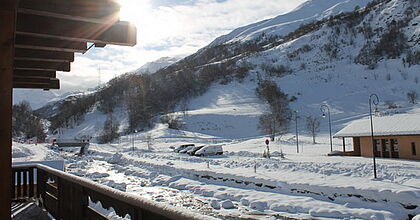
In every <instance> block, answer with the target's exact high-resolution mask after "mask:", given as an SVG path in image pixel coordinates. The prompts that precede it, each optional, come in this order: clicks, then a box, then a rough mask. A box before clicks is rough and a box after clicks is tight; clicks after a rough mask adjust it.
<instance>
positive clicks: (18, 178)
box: [16, 171, 22, 198]
mask: <svg viewBox="0 0 420 220" xmlns="http://www.w3.org/2000/svg"><path fill="white" fill-rule="evenodd" d="M16 176H17V181H16V188H17V194H16V198H20V197H21V196H22V193H21V192H22V184H21V180H22V172H21V171H17V172H16Z"/></svg>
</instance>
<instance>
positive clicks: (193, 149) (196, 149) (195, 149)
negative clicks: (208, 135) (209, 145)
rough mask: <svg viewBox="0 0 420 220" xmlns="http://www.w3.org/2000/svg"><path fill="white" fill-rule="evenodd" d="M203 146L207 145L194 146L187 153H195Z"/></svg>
mask: <svg viewBox="0 0 420 220" xmlns="http://www.w3.org/2000/svg"><path fill="white" fill-rule="evenodd" d="M203 147H205V146H204V145H202V146H194V147H192V148H191V149H189V150H188V151H187V154H189V155H195V152H197V151H198V150H200V149H202V148H203Z"/></svg>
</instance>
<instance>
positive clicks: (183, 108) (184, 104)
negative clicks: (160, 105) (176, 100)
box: [179, 98, 189, 117]
mask: <svg viewBox="0 0 420 220" xmlns="http://www.w3.org/2000/svg"><path fill="white" fill-rule="evenodd" d="M188 104H189V101H188V99H187V98H184V99H182V100H181V103H180V104H179V107H180V109H181V111H182V114H183V115H184V117H188Z"/></svg>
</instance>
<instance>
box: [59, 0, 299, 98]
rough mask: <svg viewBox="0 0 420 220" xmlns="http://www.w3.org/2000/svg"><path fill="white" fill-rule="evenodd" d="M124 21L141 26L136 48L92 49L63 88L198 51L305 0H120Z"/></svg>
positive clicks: (90, 84) (62, 76)
mask: <svg viewBox="0 0 420 220" xmlns="http://www.w3.org/2000/svg"><path fill="white" fill-rule="evenodd" d="M120 1H121V4H122V9H121V20H129V21H131V22H133V23H135V24H136V26H137V29H138V33H137V35H138V44H137V45H136V46H135V47H117V46H107V47H105V48H103V49H99V48H98V49H95V48H92V49H91V50H90V51H88V52H87V53H86V54H84V55H77V56H76V60H75V62H74V63H72V71H71V72H70V73H59V75H58V77H59V78H60V79H61V84H62V89H63V91H69V90H73V88H75V87H79V88H80V86H83V87H84V88H88V87H94V86H96V85H97V83H98V72H99V71H98V69H100V70H101V71H100V72H101V82H102V83H104V82H106V81H108V80H109V79H111V78H112V77H114V76H117V75H120V74H123V73H125V72H128V71H132V70H135V69H137V68H139V67H140V66H142V65H143V64H145V63H147V62H150V61H153V60H156V59H158V58H160V57H165V56H179V55H188V54H192V53H194V52H195V51H197V50H198V49H200V48H201V47H203V46H206V45H207V44H209V43H210V42H211V41H212V40H214V39H215V38H216V37H218V36H220V35H223V34H227V33H229V32H230V31H232V30H233V29H235V28H237V27H240V26H244V25H247V24H251V23H254V22H257V21H260V20H264V19H267V18H271V17H274V16H277V15H280V14H284V13H286V12H288V11H290V10H292V9H293V8H295V7H297V6H298V5H299V4H301V3H302V2H304V1H305V0H120ZM74 79H77V81H75V80H74Z"/></svg>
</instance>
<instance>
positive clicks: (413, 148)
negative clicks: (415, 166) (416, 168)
mask: <svg viewBox="0 0 420 220" xmlns="http://www.w3.org/2000/svg"><path fill="white" fill-rule="evenodd" d="M411 154H413V155H417V152H416V143H414V142H412V143H411Z"/></svg>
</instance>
